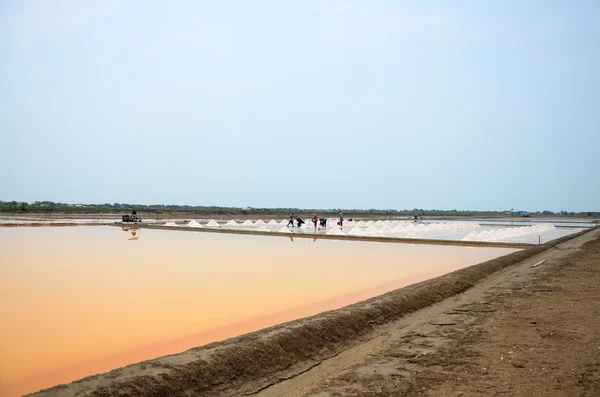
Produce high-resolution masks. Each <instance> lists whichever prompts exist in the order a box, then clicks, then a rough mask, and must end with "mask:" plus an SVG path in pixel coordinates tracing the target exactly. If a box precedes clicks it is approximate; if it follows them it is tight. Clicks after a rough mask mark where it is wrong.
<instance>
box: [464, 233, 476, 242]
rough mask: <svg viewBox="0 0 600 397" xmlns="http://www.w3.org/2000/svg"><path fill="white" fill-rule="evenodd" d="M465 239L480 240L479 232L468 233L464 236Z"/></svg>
mask: <svg viewBox="0 0 600 397" xmlns="http://www.w3.org/2000/svg"><path fill="white" fill-rule="evenodd" d="M463 241H479V237H478V236H477V232H471V233H469V234H467V235H466V236H465V237H464V238H463Z"/></svg>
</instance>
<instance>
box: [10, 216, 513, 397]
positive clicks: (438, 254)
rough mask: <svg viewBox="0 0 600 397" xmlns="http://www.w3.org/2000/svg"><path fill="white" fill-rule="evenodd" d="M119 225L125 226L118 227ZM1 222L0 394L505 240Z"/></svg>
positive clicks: (229, 328)
mask: <svg viewBox="0 0 600 397" xmlns="http://www.w3.org/2000/svg"><path fill="white" fill-rule="evenodd" d="M128 233H130V232H128ZM130 237H131V234H125V233H123V232H122V231H120V230H119V229H117V228H112V227H93V228H90V227H86V228H77V227H71V228H0V259H1V260H0V323H1V324H2V325H3V326H2V328H0V395H3V396H13V395H19V394H22V393H26V392H32V391H36V390H39V389H40V388H45V387H50V386H53V385H55V384H58V383H66V382H70V381H73V380H75V379H78V378H81V377H83V376H87V375H91V374H94V373H98V372H105V371H108V370H110V369H113V368H116V367H120V366H123V365H127V364H131V363H134V362H139V361H142V360H145V359H149V358H154V357H158V356H161V355H165V354H171V353H176V352H180V351H183V350H186V349H189V348H192V347H195V346H198V345H202V344H206V343H208V342H212V341H215V340H222V339H225V338H228V337H232V336H236V335H239V334H242V333H246V332H250V331H253V330H257V329H261V328H264V327H267V326H270V325H274V324H277V323H281V322H283V321H289V320H293V319H296V318H300V317H305V316H308V315H312V314H316V313H319V312H322V311H325V310H331V309H335V308H339V307H342V306H345V305H347V304H350V303H354V302H357V301H360V300H364V299H367V298H369V297H372V296H375V295H379V294H381V293H384V292H387V291H390V290H393V289H396V288H399V287H402V286H404V285H406V284H410V283H414V282H418V281H421V280H424V279H427V278H431V277H434V276H437V275H439V274H443V273H447V272H449V271H453V270H456V269H459V268H462V267H465V266H469V265H472V264H474V263H478V262H481V261H484V260H487V259H490V258H493V257H497V256H500V255H504V254H506V253H509V252H512V251H514V250H511V249H493V248H487V249H485V248H484V249H478V250H476V251H471V250H469V249H467V248H464V247H441V246H426V245H405V244H382V243H365V242H350V241H331V240H318V241H316V242H314V243H313V242H312V241H311V240H308V239H296V240H295V241H294V242H293V243H291V242H290V240H289V239H287V238H276V237H261V236H239V235H224V234H210V233H189V232H171V231H159V230H144V231H143V233H139V231H138V232H137V233H136V237H139V239H138V240H134V241H130V240H128V238H130Z"/></svg>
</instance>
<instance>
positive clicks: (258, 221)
mask: <svg viewBox="0 0 600 397" xmlns="http://www.w3.org/2000/svg"><path fill="white" fill-rule="evenodd" d="M254 224H255V225H256V226H262V225H264V224H265V222H264V221H263V220H262V219H259V220H257V221H256V222H254Z"/></svg>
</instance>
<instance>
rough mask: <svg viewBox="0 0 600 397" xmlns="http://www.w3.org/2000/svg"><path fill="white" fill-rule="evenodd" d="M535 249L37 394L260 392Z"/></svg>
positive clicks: (539, 250) (537, 249) (99, 395)
mask: <svg viewBox="0 0 600 397" xmlns="http://www.w3.org/2000/svg"><path fill="white" fill-rule="evenodd" d="M570 238H572V236H569V237H568V238H564V239H561V240H560V241H555V242H554V243H553V244H551V245H541V246H536V247H533V248H530V249H527V250H524V251H520V252H516V253H513V254H510V255H507V256H504V257H501V258H497V259H493V260H490V261H487V262H484V263H481V264H479V265H475V266H471V267H469V268H465V269H461V270H459V271H456V272H453V273H450V274H447V275H444V276H441V277H438V278H435V279H431V280H428V281H425V282H422V283H418V284H414V285H411V286H408V287H405V288H402V289H399V290H396V291H392V292H390V293H387V294H384V295H381V296H379V297H376V298H373V299H370V300H367V301H364V302H360V303H357V304H355V305H351V306H348V307H345V308H342V309H339V310H335V311H331V312H326V313H322V314H319V315H317V316H314V317H309V318H306V319H301V320H297V321H293V322H289V323H285V324H281V325H279V326H275V327H272V328H268V329H265V330H262V331H258V332H255V333H251V334H248V335H244V336H240V337H237V338H232V339H229V340H227V341H224V342H218V343H213V344H210V345H207V346H203V347H198V348H195V349H191V350H188V351H186V352H184V353H181V354H177V355H172V356H166V357H162V358H159V359H155V360H149V361H145V362H142V363H139V364H134V365H130V366H128V367H124V368H120V369H117V370H114V371H111V372H109V373H106V374H102V375H96V376H91V377H88V378H85V379H82V380H80V381H77V382H74V383H71V384H70V385H63V386H57V387H54V388H51V389H47V390H46V391H43V392H40V393H38V394H36V395H38V396H83V395H85V396H96V397H103V396H116V395H118V396H189V395H194V396H225V395H249V394H255V393H257V392H259V391H260V390H263V389H265V390H266V389H268V388H270V386H272V385H274V384H278V383H282V381H283V380H285V379H288V378H295V377H297V376H298V375H299V374H301V373H304V372H310V370H311V368H313V367H316V366H319V365H321V364H322V363H323V362H325V361H326V360H327V359H330V358H332V357H336V356H338V355H340V354H341V353H344V352H345V351H346V350H352V349H353V348H355V347H357V346H359V345H360V344H361V342H365V341H367V340H369V339H370V338H372V336H373V333H374V332H376V330H377V329H379V328H380V327H382V326H386V325H389V324H391V323H394V322H396V321H398V320H400V319H402V318H403V317H404V316H406V315H408V314H410V313H415V312H417V311H418V310H420V309H423V308H426V307H429V306H431V305H433V304H435V303H437V302H441V301H443V300H444V299H446V298H449V297H452V296H455V295H456V294H459V293H461V292H464V291H467V290H469V289H470V288H471V287H473V284H475V283H476V282H478V281H479V280H481V279H483V278H484V277H486V276H488V275H490V274H492V273H495V272H497V271H499V270H502V269H505V268H507V267H510V266H511V265H515V264H517V263H521V262H522V261H524V260H526V259H528V258H531V257H532V256H534V255H537V254H540V253H542V252H544V251H545V250H547V249H548V248H550V247H551V246H553V245H556V244H558V243H560V242H561V241H566V240H568V239H570Z"/></svg>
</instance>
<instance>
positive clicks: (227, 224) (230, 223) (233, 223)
mask: <svg viewBox="0 0 600 397" xmlns="http://www.w3.org/2000/svg"><path fill="white" fill-rule="evenodd" d="M225 226H239V224H238V223H237V222H236V221H234V220H233V219H232V220H230V221H229V222H227V223H226V224H225Z"/></svg>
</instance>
